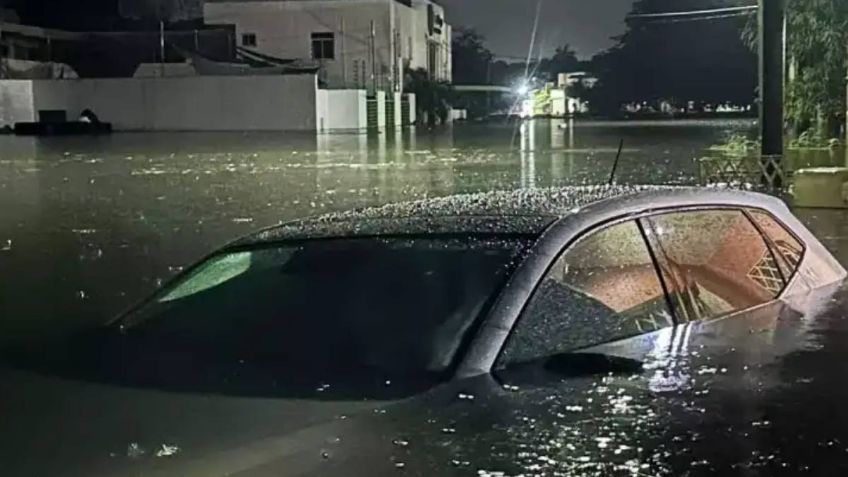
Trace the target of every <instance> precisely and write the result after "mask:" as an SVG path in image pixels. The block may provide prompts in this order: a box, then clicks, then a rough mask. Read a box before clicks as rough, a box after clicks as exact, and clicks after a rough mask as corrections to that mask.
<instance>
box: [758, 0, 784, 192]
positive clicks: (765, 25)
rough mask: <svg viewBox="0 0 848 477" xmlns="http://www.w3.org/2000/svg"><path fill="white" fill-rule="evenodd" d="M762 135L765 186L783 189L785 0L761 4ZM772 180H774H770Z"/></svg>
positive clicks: (759, 16)
mask: <svg viewBox="0 0 848 477" xmlns="http://www.w3.org/2000/svg"><path fill="white" fill-rule="evenodd" d="M758 26H759V53H760V61H759V69H760V131H761V136H762V150H761V154H762V159H761V160H762V161H763V165H764V166H765V171H766V175H765V177H763V182H764V183H765V184H764V185H767V186H772V187H774V188H781V187H782V186H783V183H782V182H783V177H782V174H781V172H780V170H779V168H780V167H782V165H781V163H782V158H783V120H784V111H783V81H784V78H783V76H784V62H785V56H786V50H785V33H786V0H759V11H758ZM770 178H773V179H770Z"/></svg>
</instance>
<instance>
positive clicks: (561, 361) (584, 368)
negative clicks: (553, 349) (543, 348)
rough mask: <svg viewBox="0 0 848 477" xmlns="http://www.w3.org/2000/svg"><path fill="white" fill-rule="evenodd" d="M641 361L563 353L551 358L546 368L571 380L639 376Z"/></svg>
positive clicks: (596, 354)
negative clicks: (607, 376)
mask: <svg viewBox="0 0 848 477" xmlns="http://www.w3.org/2000/svg"><path fill="white" fill-rule="evenodd" d="M642 365H643V363H642V362H641V361H638V360H635V359H630V358H622V357H620V356H612V355H608V354H601V353H563V354H558V355H555V356H553V357H551V358H549V359H548V360H547V361H545V363H544V368H545V370H546V371H548V372H549V373H553V374H556V375H558V376H563V377H569V378H582V377H591V376H599V375H608V374H639V373H641V372H642V369H643V368H642Z"/></svg>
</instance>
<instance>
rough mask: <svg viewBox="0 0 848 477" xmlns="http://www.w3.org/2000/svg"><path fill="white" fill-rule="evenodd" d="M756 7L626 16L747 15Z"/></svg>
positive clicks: (628, 16) (631, 16) (630, 16)
mask: <svg viewBox="0 0 848 477" xmlns="http://www.w3.org/2000/svg"><path fill="white" fill-rule="evenodd" d="M759 8H760V7H758V6H757V5H748V6H742V7H725V8H712V9H708V10H692V11H687V12H662V13H636V14H631V15H627V18H676V17H698V16H711V15H712V16H714V15H727V14H736V15H740V14H743V15H744V14H747V13H750V12H753V11H756V10H757V9H759Z"/></svg>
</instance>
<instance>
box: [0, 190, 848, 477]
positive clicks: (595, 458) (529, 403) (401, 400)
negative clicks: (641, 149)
mask: <svg viewBox="0 0 848 477" xmlns="http://www.w3.org/2000/svg"><path fill="white" fill-rule="evenodd" d="M845 277H846V272H845V269H844V268H843V267H842V266H841V265H840V264H839V263H838V262H837V261H836V260H835V259H834V257H833V256H832V255H831V254H830V253H829V252H828V251H827V250H826V249H825V248H824V247H823V246H822V244H821V243H820V242H819V241H818V240H817V239H816V238H815V237H813V236H812V234H811V233H810V232H809V231H808V230H807V229H806V228H805V227H804V226H803V225H802V224H801V223H800V222H799V221H798V220H797V219H795V218H794V217H793V216H792V214H791V212H790V211H789V210H788V209H787V208H786V206H785V205H784V204H783V203H782V202H780V201H779V200H778V199H775V198H771V197H767V196H763V195H760V194H755V193H751V192H743V191H731V190H721V189H696V188H665V187H578V188H564V189H545V190H527V191H515V192H498V193H488V194H477V195H470V196H455V197H448V198H441V199H431V200H425V201H418V202H413V203H406V204H398V205H390V206H385V207H379V208H374V209H367V210H362V211H354V212H348V213H340V214H334V215H328V216H323V217H319V218H315V219H307V220H301V221H296V222H292V223H288V224H283V225H280V226H277V227H273V228H270V229H267V230H264V231H261V232H259V233H257V234H254V235H251V236H248V237H246V238H243V239H241V240H238V241H236V242H234V243H232V244H231V245H229V246H227V247H224V248H223V249H221V250H219V251H217V252H215V253H213V254H212V255H210V256H209V257H207V258H206V259H204V260H202V261H201V262H200V263H199V264H197V265H195V266H194V267H191V268H189V269H187V270H186V271H185V272H183V273H182V274H180V275H179V276H177V277H176V278H175V279H174V280H172V281H171V282H170V283H169V284H167V285H166V286H165V287H163V288H162V289H161V290H160V291H159V292H157V293H156V294H155V295H154V296H153V297H151V298H149V299H148V300H146V301H144V302H142V303H141V304H139V305H138V306H136V307H134V308H133V309H131V310H130V311H129V312H127V313H126V314H124V315H122V316H121V317H119V318H118V319H116V320H115V321H113V322H112V323H109V324H108V325H107V326H106V327H104V329H102V330H97V331H96V332H91V333H84V334H81V335H80V336H79V337H74V338H73V339H70V340H66V341H63V342H62V343H51V344H50V345H49V346H47V345H45V346H41V347H39V348H38V349H37V350H35V352H32V351H33V348H32V347H30V348H28V351H26V352H23V351H16V350H11V351H9V352H7V353H6V361H7V362H8V364H7V365H5V366H4V368H3V377H2V379H0V383H2V384H0V407H2V409H3V410H4V419H3V421H2V424H0V429H2V431H0V461H2V462H3V463H4V464H3V466H4V468H5V469H6V470H5V471H4V474H6V475H12V476H29V475H68V476H83V475H84V476H97V475H119V476H120V475H144V476H172V475H173V476H188V475H199V476H205V477H213V476H224V475H228V476H229V475H237V476H245V477H246V476H266V475H275V476H277V475H281V476H286V475H298V476H301V475H315V476H330V475H340V476H341V475H344V476H354V475H355V476H358V475H363V476H365V475H368V476H371V475H406V474H408V475H421V476H424V475H428V476H430V475H433V476H434V475H481V476H495V475H520V474H522V475H701V474H716V475H728V474H731V475H742V474H744V475H746V476H747V475H764V476H765V475H776V474H785V475H795V474H798V473H807V474H814V475H815V474H828V475H831V474H833V473H838V472H839V470H846V468H848V459H846V456H848V431H846V430H845V426H844V425H843V423H844V422H846V419H848V406H845V405H844V403H845V402H848V386H846V385H845V384H844V382H843V381H844V380H843V379H842V378H843V373H842V363H844V362H847V361H848V346H846V344H848V343H846V341H845V338H846V337H848V320H846V316H845V315H846V313H845V312H846V310H848V307H846V304H848V301H846V294H845V292H844V291H843V290H842V288H841V287H840V284H841V282H842V281H843V280H844V279H845ZM69 422H78V423H79V425H78V426H70V425H68V423H69ZM57 423H63V424H62V425H61V426H59V425H58V424H57ZM47 436H50V438H49V439H47Z"/></svg>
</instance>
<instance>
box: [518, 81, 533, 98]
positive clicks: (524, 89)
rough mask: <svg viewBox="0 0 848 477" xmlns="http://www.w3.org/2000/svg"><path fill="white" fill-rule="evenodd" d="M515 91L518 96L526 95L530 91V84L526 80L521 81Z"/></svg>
mask: <svg viewBox="0 0 848 477" xmlns="http://www.w3.org/2000/svg"><path fill="white" fill-rule="evenodd" d="M515 92H516V93H518V95H519V96H522V97H524V96H527V94H528V93H530V86H529V85H528V84H527V83H526V82H524V83H521V84H520V85H519V86H518V88H516V89H515Z"/></svg>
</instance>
